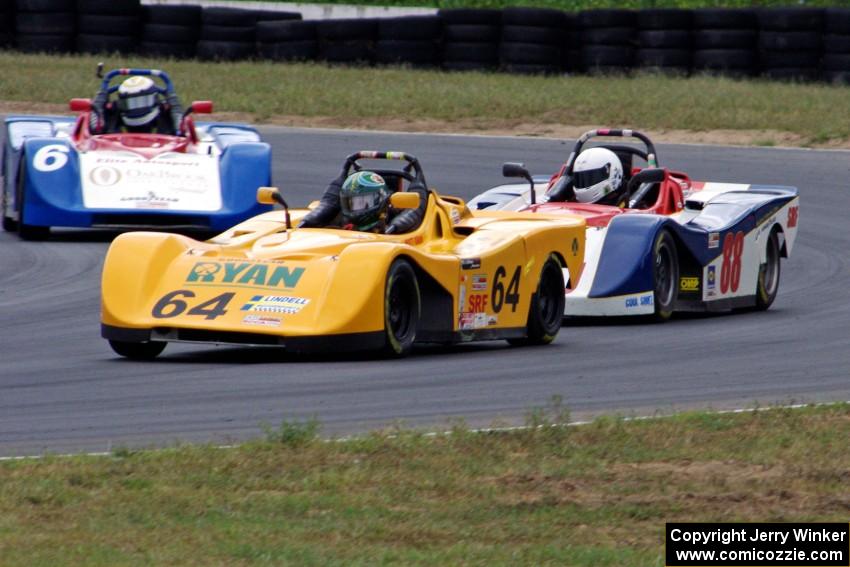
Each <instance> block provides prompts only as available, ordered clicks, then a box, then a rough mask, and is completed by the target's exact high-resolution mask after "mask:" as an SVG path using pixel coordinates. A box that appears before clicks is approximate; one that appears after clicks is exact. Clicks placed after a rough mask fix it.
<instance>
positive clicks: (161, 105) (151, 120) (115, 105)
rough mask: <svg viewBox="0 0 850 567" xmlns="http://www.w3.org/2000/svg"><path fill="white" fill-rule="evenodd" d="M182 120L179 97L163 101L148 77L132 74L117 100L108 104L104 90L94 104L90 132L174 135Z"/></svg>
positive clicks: (120, 89) (121, 87) (120, 87)
mask: <svg viewBox="0 0 850 567" xmlns="http://www.w3.org/2000/svg"><path fill="white" fill-rule="evenodd" d="M182 117H183V108H182V105H181V104H180V100H179V99H178V98H177V95H175V94H171V95H170V96H169V97H168V99H167V100H162V98H161V96H160V94H159V89H157V87H156V84H155V83H154V82H153V80H152V79H150V78H149V77H145V76H142V75H133V76H131V77H129V78H127V79H126V80H125V81H124V82H123V83H121V86H119V87H118V100H117V101H115V102H106V96H104V93H103V91H101V92H100V93H98V95H97V96H96V97H95V100H94V103H93V105H92V113H91V120H90V122H89V130H90V131H91V133H92V134H105V133H116V132H137V133H146V134H151V133H156V134H168V135H172V136H173V135H175V134H176V133H177V130H178V128H179V125H180V120H181V119H182Z"/></svg>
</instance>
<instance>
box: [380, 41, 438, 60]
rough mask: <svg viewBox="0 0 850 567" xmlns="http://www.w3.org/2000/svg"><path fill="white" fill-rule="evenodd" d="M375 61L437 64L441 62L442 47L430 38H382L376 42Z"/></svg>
mask: <svg viewBox="0 0 850 567" xmlns="http://www.w3.org/2000/svg"><path fill="white" fill-rule="evenodd" d="M375 61H377V62H378V63H389V64H399V63H410V64H411V65H436V64H437V63H439V62H440V49H439V47H438V46H437V43H436V42H434V41H428V40H410V41H407V40H395V39H387V40H380V41H377V42H376V43H375Z"/></svg>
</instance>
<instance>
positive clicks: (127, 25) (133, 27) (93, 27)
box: [77, 14, 139, 37]
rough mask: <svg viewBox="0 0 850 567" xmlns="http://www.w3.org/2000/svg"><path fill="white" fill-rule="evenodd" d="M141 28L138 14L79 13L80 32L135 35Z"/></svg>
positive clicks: (78, 26)
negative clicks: (106, 14)
mask: <svg viewBox="0 0 850 567" xmlns="http://www.w3.org/2000/svg"><path fill="white" fill-rule="evenodd" d="M138 30H139V17H138V16H103V15H100V14H77V31H78V32H80V33H90V34H102V33H104V32H107V33H109V35H127V36H133V37H135V35H136V34H137V33H138Z"/></svg>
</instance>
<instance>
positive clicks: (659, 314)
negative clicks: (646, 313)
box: [652, 230, 679, 321]
mask: <svg viewBox="0 0 850 567" xmlns="http://www.w3.org/2000/svg"><path fill="white" fill-rule="evenodd" d="M652 275H653V293H652V295H653V297H652V301H653V304H654V305H655V314H654V315H653V317H654V318H655V319H656V320H657V321H666V320H667V319H669V318H670V317H671V316H672V315H673V308H674V306H675V304H676V293H677V290H678V283H679V257H678V254H677V252H676V241H675V240H673V236H672V235H671V234H670V233H669V232H668V231H666V230H661V231H660V232H659V233H658V235H657V236H656V237H655V243H654V244H653V246H652Z"/></svg>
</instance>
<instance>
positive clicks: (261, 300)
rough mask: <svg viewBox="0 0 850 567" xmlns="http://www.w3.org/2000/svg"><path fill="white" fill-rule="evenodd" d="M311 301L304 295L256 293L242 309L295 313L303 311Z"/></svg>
mask: <svg viewBox="0 0 850 567" xmlns="http://www.w3.org/2000/svg"><path fill="white" fill-rule="evenodd" d="M308 303H310V300H309V299H306V298H304V297H292V296H289V295H255V296H254V297H252V298H251V301H249V302H248V303H246V304H244V305H243V306H242V311H260V312H266V313H287V314H290V315H291V314H294V313H298V312H299V311H301V309H303V308H304V306H305V305H307V304H308Z"/></svg>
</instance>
